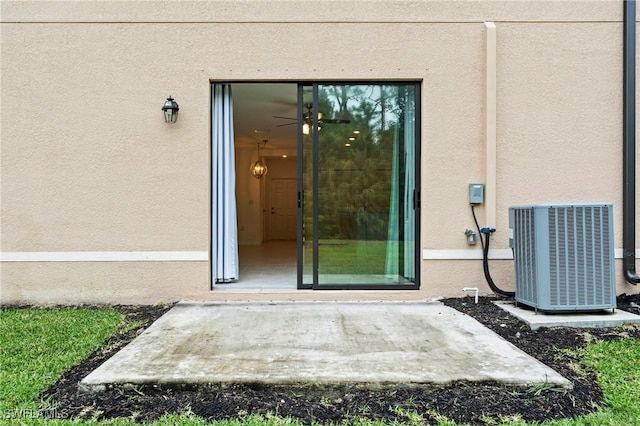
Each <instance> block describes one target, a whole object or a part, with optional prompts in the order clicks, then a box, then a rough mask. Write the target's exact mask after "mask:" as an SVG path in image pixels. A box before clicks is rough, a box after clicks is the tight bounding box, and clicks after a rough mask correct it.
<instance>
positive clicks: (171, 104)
mask: <svg viewBox="0 0 640 426" xmlns="http://www.w3.org/2000/svg"><path fill="white" fill-rule="evenodd" d="M179 109H180V108H178V103H177V102H176V101H175V100H174V99H173V98H172V97H171V95H169V97H168V98H167V100H166V101H165V102H164V105H163V106H162V112H164V121H165V123H175V122H176V120H178V110H179Z"/></svg>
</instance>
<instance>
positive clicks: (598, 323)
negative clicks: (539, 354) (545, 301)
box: [494, 301, 640, 330]
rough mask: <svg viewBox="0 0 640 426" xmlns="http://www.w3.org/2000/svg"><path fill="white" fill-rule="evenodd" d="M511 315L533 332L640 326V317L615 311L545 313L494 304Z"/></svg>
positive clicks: (500, 302) (522, 306) (509, 304)
mask: <svg viewBox="0 0 640 426" xmlns="http://www.w3.org/2000/svg"><path fill="white" fill-rule="evenodd" d="M494 303H495V304H496V305H498V306H499V307H501V308H502V309H504V310H505V311H507V312H509V313H510V314H511V315H513V316H515V317H516V318H518V319H520V320H521V321H523V322H525V323H526V324H527V325H528V326H529V328H530V329H531V330H537V329H538V328H541V327H574V328H605V327H619V326H621V325H625V324H640V315H635V314H632V313H631V312H627V311H623V310H619V309H615V310H602V311H590V312H570V313H567V312H562V313H555V312H544V311H540V310H539V311H537V312H536V311H535V310H534V309H533V308H530V307H528V306H525V305H522V304H520V305H518V306H516V305H515V303H514V302H502V301H499V302H494Z"/></svg>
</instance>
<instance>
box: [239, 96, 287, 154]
mask: <svg viewBox="0 0 640 426" xmlns="http://www.w3.org/2000/svg"><path fill="white" fill-rule="evenodd" d="M231 89H232V96H233V111H234V114H233V119H234V131H235V143H236V148H239V149H249V148H254V149H257V145H258V142H261V141H263V140H265V139H266V140H268V141H269V142H268V143H267V145H266V147H265V148H264V150H262V151H261V154H262V155H264V156H267V157H268V156H269V155H270V154H271V155H280V154H281V151H283V150H286V151H291V150H295V149H296V137H297V134H296V130H297V125H296V123H297V122H296V121H294V120H295V119H296V115H297V109H298V104H297V92H298V86H297V84H295V83H238V84H233V85H232V86H231ZM274 115H277V116H282V117H291V118H292V120H286V119H282V118H274V117H273V116H274ZM281 124H289V125H288V126H281V127H278V126H279V125H281Z"/></svg>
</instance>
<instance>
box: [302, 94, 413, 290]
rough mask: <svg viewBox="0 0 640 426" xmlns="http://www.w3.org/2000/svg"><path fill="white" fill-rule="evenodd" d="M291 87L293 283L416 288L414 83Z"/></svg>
mask: <svg viewBox="0 0 640 426" xmlns="http://www.w3.org/2000/svg"><path fill="white" fill-rule="evenodd" d="M300 93H301V94H302V100H303V102H302V103H303V105H302V107H303V110H302V112H301V116H302V117H303V121H304V122H303V123H302V126H301V134H300V137H299V149H301V150H302V155H300V156H299V157H302V159H301V160H300V161H299V172H300V173H301V179H300V181H301V186H302V191H303V195H304V196H303V200H304V202H303V205H302V208H301V210H300V213H301V217H302V230H299V232H300V233H301V237H302V251H301V252H302V257H303V259H302V260H303V262H302V264H303V266H302V269H303V277H302V283H303V284H304V285H306V286H307V287H308V285H309V284H311V285H312V288H316V289H318V288H363V289H364V288H379V289H382V288H399V287H400V288H417V286H418V283H417V281H416V273H415V271H416V265H415V262H416V259H417V256H416V235H418V230H417V225H418V222H417V217H418V209H417V208H416V207H418V205H417V203H416V202H415V200H416V188H417V187H418V186H417V177H418V176H417V173H416V170H417V161H418V158H419V155H418V144H417V138H416V136H417V132H416V116H417V114H416V105H417V102H416V97H417V85H415V84H314V85H310V86H304V87H302V88H301V92H300ZM307 133H308V134H307ZM299 282H300V281H299Z"/></svg>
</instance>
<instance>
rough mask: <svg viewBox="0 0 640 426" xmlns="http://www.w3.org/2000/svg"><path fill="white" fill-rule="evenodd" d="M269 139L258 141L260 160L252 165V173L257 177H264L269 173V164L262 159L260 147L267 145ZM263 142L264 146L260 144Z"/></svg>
mask: <svg viewBox="0 0 640 426" xmlns="http://www.w3.org/2000/svg"><path fill="white" fill-rule="evenodd" d="M267 142H268V140H267V139H265V140H263V141H262V142H258V161H256V162H255V163H253V164H252V165H251V168H250V170H251V174H252V175H253V177H254V178H256V179H262V177H263V176H264V175H266V174H267V165H266V164H264V163H263V162H262V161H260V148H264V147H265V146H266V145H267ZM261 144H262V146H260V145H261Z"/></svg>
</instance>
